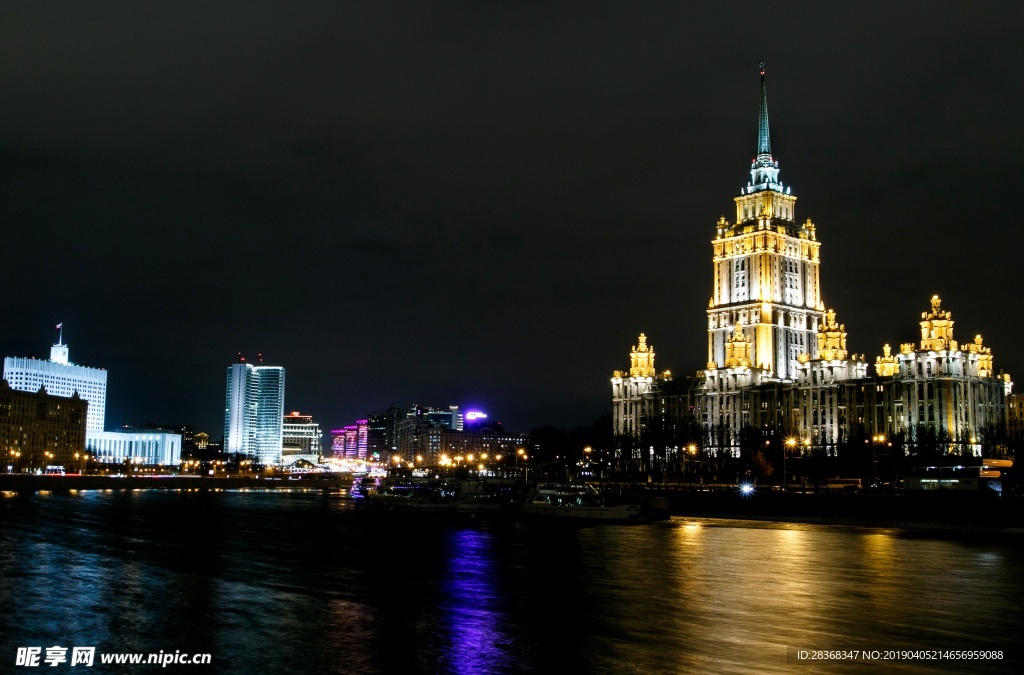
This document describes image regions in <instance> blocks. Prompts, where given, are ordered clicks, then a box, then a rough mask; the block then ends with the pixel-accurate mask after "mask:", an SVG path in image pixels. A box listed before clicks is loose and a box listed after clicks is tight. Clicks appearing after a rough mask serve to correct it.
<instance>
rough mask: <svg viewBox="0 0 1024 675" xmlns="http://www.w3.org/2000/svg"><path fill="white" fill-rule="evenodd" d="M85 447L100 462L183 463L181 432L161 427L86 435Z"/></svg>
mask: <svg viewBox="0 0 1024 675" xmlns="http://www.w3.org/2000/svg"><path fill="white" fill-rule="evenodd" d="M86 449H87V451H88V453H89V454H90V455H91V456H92V458H93V459H94V460H96V461H97V462H100V463H101V464H123V463H125V462H128V463H131V464H137V465H146V466H176V465H177V464H179V463H180V462H181V434H176V433H172V432H169V431H166V430H161V429H151V430H137V431H98V432H95V433H89V434H88V435H87V436H86Z"/></svg>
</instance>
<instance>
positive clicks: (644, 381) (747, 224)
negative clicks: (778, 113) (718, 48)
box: [611, 63, 1012, 459]
mask: <svg viewBox="0 0 1024 675" xmlns="http://www.w3.org/2000/svg"><path fill="white" fill-rule="evenodd" d="M733 201H734V203H735V207H736V220H735V222H730V221H728V220H726V219H725V218H724V217H722V218H720V219H719V220H718V222H717V223H716V225H715V231H714V238H713V239H712V241H711V245H712V267H713V277H712V284H711V288H712V293H711V299H710V302H709V304H708V310H707V331H708V343H707V344H708V355H707V361H706V365H705V368H704V370H702V371H699V372H698V374H697V376H696V377H683V378H674V377H673V376H672V374H671V372H669V371H664V372H660V373H659V372H658V371H657V370H655V367H654V348H653V347H652V346H651V345H650V344H649V343H648V342H647V336H646V335H644V334H642V333H641V334H640V337H639V340H638V343H637V345H635V346H634V347H633V349H632V351H631V353H630V368H629V370H626V371H615V372H614V374H613V377H612V380H611V384H612V406H613V427H614V433H615V434H616V436H617V438H618V439H619V441H618V442H619V445H620V447H619V450H620V452H621V453H622V456H624V457H629V458H631V459H638V458H640V457H641V455H643V456H646V455H647V453H648V452H650V453H652V454H653V453H654V452H655V451H656V448H657V447H661V448H662V449H664V448H666V447H668V448H671V447H675V448H676V450H678V447H680V446H681V445H683V444H686V443H691V442H697V441H699V442H700V445H701V447H703V448H705V449H706V450H708V451H709V452H712V453H716V452H720V451H721V452H727V453H731V454H734V455H736V454H738V453H739V452H740V449H741V446H742V445H743V444H744V443H748V444H751V443H754V444H756V443H760V442H761V441H762V440H763V439H765V438H768V437H771V436H778V435H784V436H785V437H787V439H788V440H787V441H786V442H787V444H792V445H797V444H799V445H800V446H801V448H808V449H812V450H813V449H818V450H823V451H825V452H826V453H831V452H832V451H833V449H834V448H836V447H837V445H839V444H843V443H846V442H849V441H850V439H858V442H860V440H863V441H864V442H865V443H868V442H869V440H870V441H871V442H876V443H877V442H879V439H892V438H893V437H896V436H898V437H899V438H900V439H901V441H902V442H903V443H904V447H907V448H909V447H914V446H915V444H916V445H917V447H923V446H922V444H925V443H929V444H930V446H929V449H930V450H935V449H939V448H941V449H942V450H943V451H948V452H955V453H957V454H978V453H980V449H981V445H980V441H979V439H980V438H982V437H984V436H985V434H986V433H987V432H994V431H997V430H1002V429H1004V428H1005V426H1006V419H1007V397H1008V396H1009V395H1010V392H1011V388H1012V383H1011V382H1010V378H1009V375H1004V374H997V373H996V372H995V371H994V370H993V357H992V350H991V349H990V348H989V347H985V346H983V344H982V339H981V336H980V335H978V336H976V337H975V338H974V339H973V340H972V341H970V342H967V343H959V342H957V341H956V340H955V339H954V338H953V323H954V322H953V319H952V315H951V314H950V312H949V311H947V310H944V309H943V308H942V306H941V300H940V299H939V297H938V296H934V297H932V299H931V308H930V311H925V312H923V313H922V314H921V320H920V321H919V326H920V331H921V340H920V343H919V344H916V343H905V344H901V345H900V347H899V349H898V353H893V350H892V348H891V347H890V346H889V345H884V346H883V347H882V352H883V354H882V355H881V356H878V357H877V358H876V359H875V363H874V373H873V374H871V375H869V368H870V364H869V363H868V362H867V361H866V360H865V358H864V355H863V354H854V353H850V352H848V351H847V347H846V336H847V333H846V326H845V325H843V324H841V323H838V322H837V321H836V313H835V312H834V311H833V310H831V309H830V310H827V311H826V309H825V304H824V302H823V301H822V290H821V286H820V283H819V265H820V257H819V253H820V247H821V244H820V242H819V241H818V238H817V228H816V227H815V225H814V223H812V222H811V220H810V219H808V220H806V221H805V222H803V223H799V222H798V221H797V219H796V197H795V196H793V195H792V193H791V190H790V189H789V188H788V187H784V186H783V184H782V183H781V182H780V181H779V162H778V160H777V159H775V157H774V156H773V155H772V151H771V145H770V143H769V134H768V104H767V97H766V94H765V80H764V64H763V63H762V64H761V100H760V109H759V115H758V135H757V154H756V157H755V159H754V161H753V163H752V164H751V166H750V180H749V182H748V183H747V186H746V187H744V188H743V189H742V190H741V192H740V195H739V196H737V197H734V198H733ZM871 439H873V440H871ZM886 442H887V441H886Z"/></svg>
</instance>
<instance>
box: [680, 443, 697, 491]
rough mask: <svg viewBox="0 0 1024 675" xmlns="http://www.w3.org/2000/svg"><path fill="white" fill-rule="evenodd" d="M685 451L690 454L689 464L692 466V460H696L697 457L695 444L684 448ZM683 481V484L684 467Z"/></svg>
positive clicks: (684, 479) (684, 477)
mask: <svg viewBox="0 0 1024 675" xmlns="http://www.w3.org/2000/svg"><path fill="white" fill-rule="evenodd" d="M686 451H687V452H688V453H690V464H691V465H692V464H693V461H694V458H696V456H697V444H696V443H690V444H689V445H688V446H686ZM683 481H684V482H685V481H686V471H685V467H684V470H683ZM691 482H692V481H691Z"/></svg>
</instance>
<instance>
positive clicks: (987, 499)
mask: <svg viewBox="0 0 1024 675" xmlns="http://www.w3.org/2000/svg"><path fill="white" fill-rule="evenodd" d="M645 495H647V496H650V497H657V498H661V499H664V500H666V501H667V502H668V512H669V513H670V514H671V515H672V516H680V517H691V518H715V519H730V520H753V521H780V522H793V523H807V524H815V525H841V526H853V527H876V528H893V529H917V530H928V531H942V530H947V531H951V532H952V531H955V532H980V533H1006V534H1017V533H1024V503H1022V500H1020V499H1019V498H1013V497H998V496H995V495H986V494H977V493H959V494H957V493H933V494H928V493H916V494H915V493H902V494H863V493H861V494H800V493H789V494H785V493H779V492H763V493H755V494H754V495H750V496H743V495H740V494H738V493H736V492H727V491H723V492H698V491H694V492H673V491H661V490H656V489H655V490H647V491H645Z"/></svg>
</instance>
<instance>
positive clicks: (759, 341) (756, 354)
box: [708, 61, 825, 380]
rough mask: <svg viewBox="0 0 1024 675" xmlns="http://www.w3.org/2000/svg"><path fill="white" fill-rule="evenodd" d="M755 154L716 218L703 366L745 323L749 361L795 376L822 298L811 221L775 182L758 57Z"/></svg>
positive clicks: (720, 355)
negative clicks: (730, 205)
mask: <svg viewBox="0 0 1024 675" xmlns="http://www.w3.org/2000/svg"><path fill="white" fill-rule="evenodd" d="M760 72H761V107H760V114H759V116H758V131H757V156H756V157H755V158H754V161H753V162H752V163H751V165H750V181H749V182H748V183H747V186H746V187H744V188H743V189H742V190H741V191H740V195H739V196H738V197H736V198H735V199H734V201H735V202H736V222H735V223H734V224H730V223H729V222H728V221H727V220H726V219H725V218H724V217H722V218H720V219H719V220H718V223H717V226H716V236H715V238H714V239H713V240H712V247H713V249H714V270H715V274H714V291H713V293H712V296H711V302H710V303H709V305H708V369H709V370H714V369H716V368H720V367H723V366H724V365H725V363H726V360H727V358H728V357H727V345H728V343H729V336H730V335H732V334H733V333H734V332H735V331H736V329H737V327H738V326H746V327H747V328H746V329H745V332H746V335H747V337H748V338H749V340H750V343H751V345H750V360H751V365H752V367H754V368H758V369H761V370H763V371H765V374H766V375H767V376H768V377H771V378H774V379H782V380H793V379H795V378H796V372H797V358H798V357H799V356H800V355H801V354H809V355H810V356H811V357H812V358H813V357H816V356H817V350H818V345H817V333H818V326H819V324H820V323H821V321H822V316H823V310H824V309H825V308H824V305H823V304H822V302H821V290H820V286H819V274H818V265H819V248H820V246H821V244H819V243H818V241H817V237H816V234H815V227H814V223H812V222H811V221H810V219H808V220H807V221H806V222H805V223H804V224H802V225H799V224H797V222H796V197H794V196H793V195H791V194H790V190H789V188H784V187H783V185H782V183H780V182H779V162H778V160H776V159H775V158H774V157H772V152H771V143H770V141H769V135H768V100H767V97H766V95H765V85H764V62H763V61H762V62H761V70H760Z"/></svg>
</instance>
